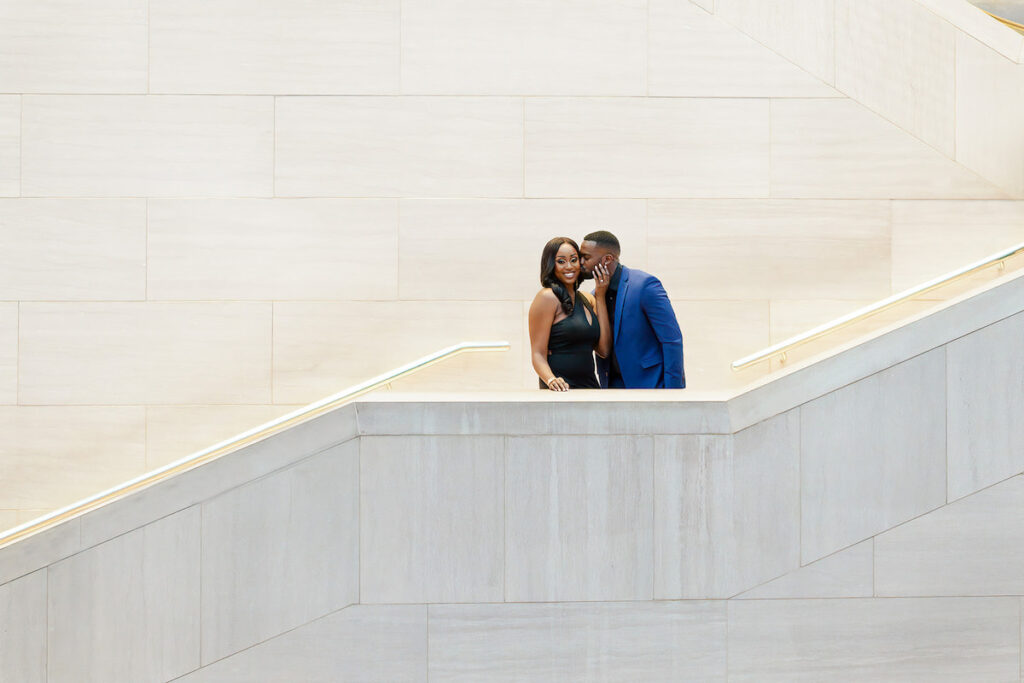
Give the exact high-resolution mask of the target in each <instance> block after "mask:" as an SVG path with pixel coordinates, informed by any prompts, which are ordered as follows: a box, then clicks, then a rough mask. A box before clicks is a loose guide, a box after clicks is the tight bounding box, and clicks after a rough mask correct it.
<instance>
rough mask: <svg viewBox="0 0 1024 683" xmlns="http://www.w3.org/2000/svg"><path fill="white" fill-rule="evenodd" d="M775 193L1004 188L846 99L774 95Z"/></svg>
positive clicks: (897, 193)
mask: <svg viewBox="0 0 1024 683" xmlns="http://www.w3.org/2000/svg"><path fill="white" fill-rule="evenodd" d="M771 163H772V181H771V192H772V196H773V197H807V198H809V197H821V198H842V197H846V198H879V199H886V198H903V199H957V198H975V199H990V198H1001V197H1003V196H1005V194H1004V192H1003V191H1002V190H1000V189H999V188H997V187H996V186H994V185H993V184H991V183H990V182H988V181H987V180H984V179H983V178H982V177H980V176H978V175H976V174H975V173H974V172H972V171H970V170H968V169H967V168H965V167H963V166H961V165H959V164H957V163H956V162H954V161H951V160H949V159H947V158H946V157H945V156H943V155H942V154H941V153H940V152H938V151H937V150H935V149H933V148H932V147H929V146H928V145H927V144H925V143H924V142H921V141H920V140H917V139H915V138H913V137H912V136H910V135H908V134H907V133H906V132H904V131H902V130H900V129H899V128H897V127H896V126H895V125H893V124H891V123H889V122H888V121H885V120H884V119H882V118H881V117H879V116H878V115H877V114H874V113H872V112H870V111H868V110H867V109H865V108H864V107H863V106H862V105H860V104H857V103H856V102H854V101H853V100H848V99H842V100H837V99H831V100H782V99H779V100H773V101H772V161H771Z"/></svg>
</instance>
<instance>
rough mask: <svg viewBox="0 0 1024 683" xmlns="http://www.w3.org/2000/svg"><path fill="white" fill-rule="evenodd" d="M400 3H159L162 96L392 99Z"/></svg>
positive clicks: (154, 62) (152, 73)
mask: <svg viewBox="0 0 1024 683" xmlns="http://www.w3.org/2000/svg"><path fill="white" fill-rule="evenodd" d="M400 4H401V3H400V2H399V0H384V1H383V2H380V1H378V2H364V1H362V0H341V1H340V2H339V1H337V0H310V1H307V2H301V3H296V2H288V0H261V2H259V3H258V4H253V3H249V2H244V0H215V1H214V2H208V1H204V0H183V1H182V0H173V1H172V0H155V1H154V2H150V3H149V87H150V92H155V93H186V94H194V93H218V94H234V93H237V94H325V95H326V94H338V95H341V94H392V93H396V92H397V91H398V83H399V73H398V65H399V36H400V34H399V25H398V21H399V16H400V14H401V10H400Z"/></svg>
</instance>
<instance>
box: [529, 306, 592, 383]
mask: <svg viewBox="0 0 1024 683" xmlns="http://www.w3.org/2000/svg"><path fill="white" fill-rule="evenodd" d="M576 304H577V305H576V306H574V307H573V309H572V313H570V314H569V317H568V318H565V319H564V320H559V321H558V322H557V323H555V324H554V325H552V326H551V336H550V337H548V365H549V366H550V367H551V372H553V373H555V377H561V378H562V379H564V380H565V381H566V382H568V384H569V388H570V389H599V388H600V385H599V384H598V382H597V369H596V368H595V366H594V347H595V346H597V342H598V340H599V339H600V338H601V324H600V323H599V322H598V321H597V314H596V313H595V312H594V311H593V310H592V309H591V308H590V304H589V302H587V300H586V299H585V298H584V297H583V295H582V294H579V293H577V294H576ZM579 304H583V305H582V306H581V305H579ZM584 307H586V309H587V310H586V311H584V310H583V309H584ZM588 312H589V313H590V321H589V322H588V321H587V313H588ZM540 388H541V389H547V388H548V387H547V385H545V384H544V380H540Z"/></svg>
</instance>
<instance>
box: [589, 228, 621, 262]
mask: <svg viewBox="0 0 1024 683" xmlns="http://www.w3.org/2000/svg"><path fill="white" fill-rule="evenodd" d="M583 241H584V242H593V243H594V244H596V245H597V246H599V247H601V248H603V249H607V250H608V251H610V252H612V253H613V254H615V255H616V256H618V255H619V253H620V251H621V250H620V249H619V238H618V237H616V236H615V235H613V234H611V233H610V232H608V231H607V230H598V231H596V232H592V233H590V234H589V235H587V236H586V237H584V238H583Z"/></svg>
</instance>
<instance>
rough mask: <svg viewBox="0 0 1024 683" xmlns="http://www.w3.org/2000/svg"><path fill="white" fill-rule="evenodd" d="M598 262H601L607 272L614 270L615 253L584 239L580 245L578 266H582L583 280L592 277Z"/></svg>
mask: <svg viewBox="0 0 1024 683" xmlns="http://www.w3.org/2000/svg"><path fill="white" fill-rule="evenodd" d="M598 263H603V264H604V266H605V268H607V269H608V272H609V274H610V273H614V272H615V254H613V253H611V252H610V251H608V250H607V249H604V248H603V247H599V246H597V245H596V244H595V243H593V242H591V241H589V240H584V241H583V244H581V245H580V266H582V268H583V279H584V280H591V279H593V277H594V268H595V267H596V266H597V264H598Z"/></svg>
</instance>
